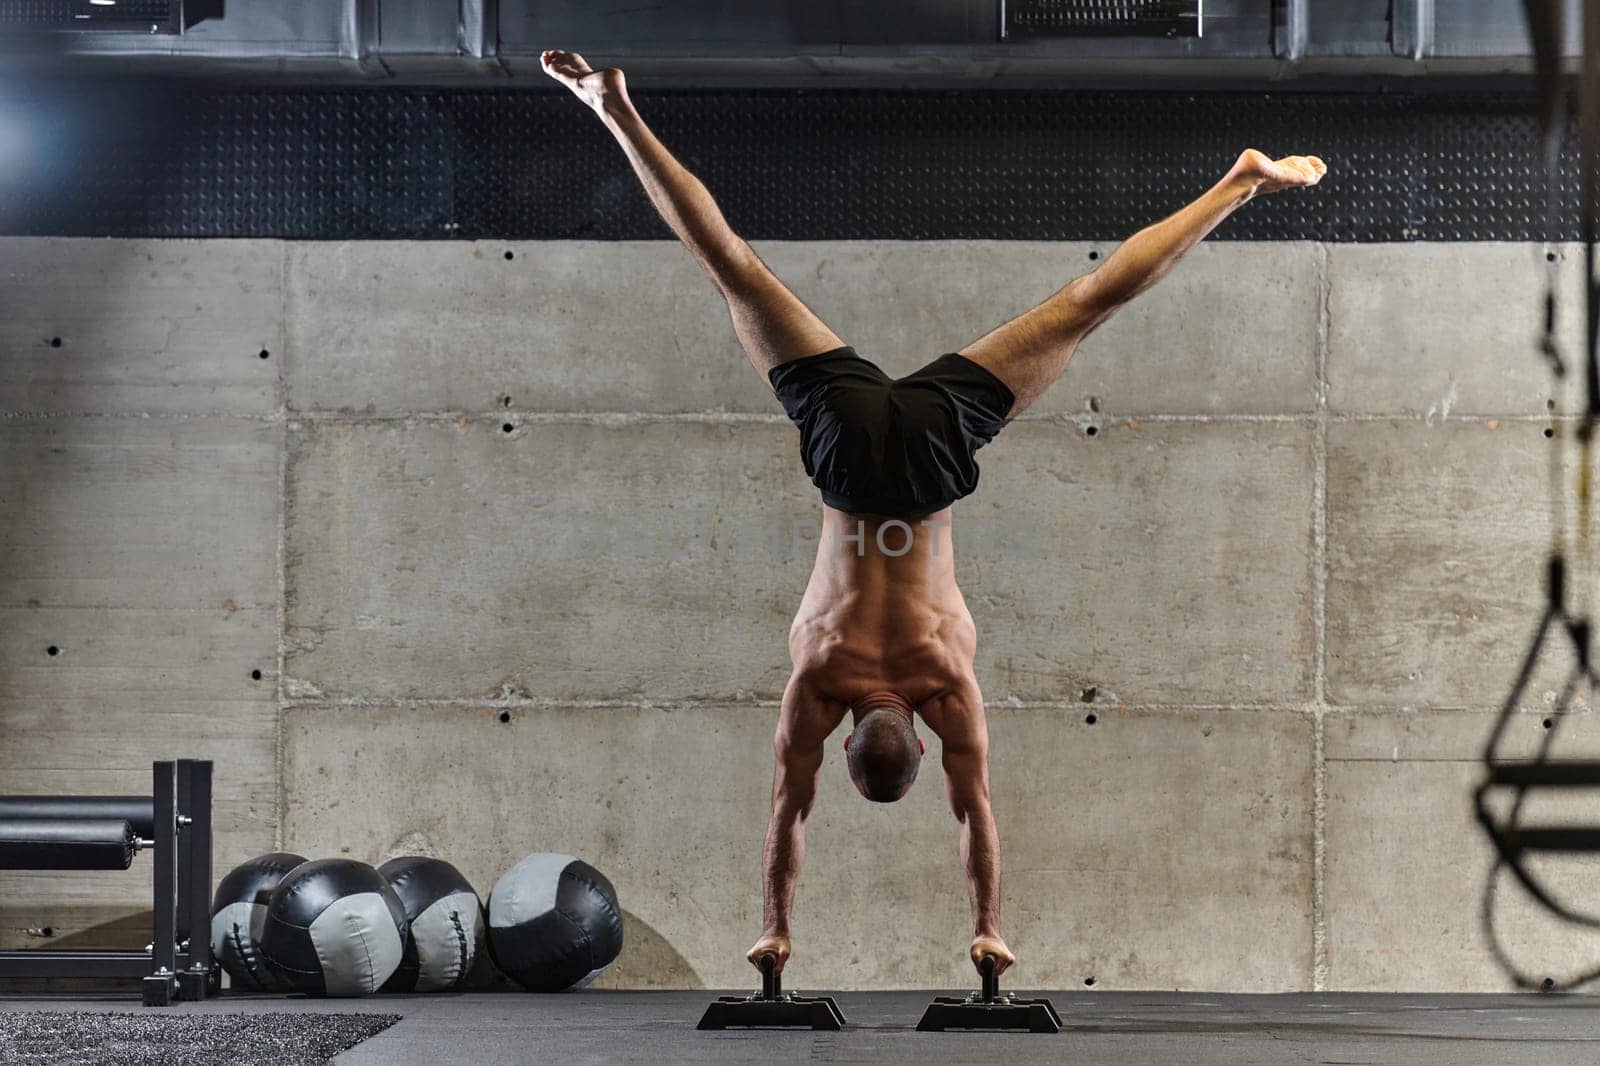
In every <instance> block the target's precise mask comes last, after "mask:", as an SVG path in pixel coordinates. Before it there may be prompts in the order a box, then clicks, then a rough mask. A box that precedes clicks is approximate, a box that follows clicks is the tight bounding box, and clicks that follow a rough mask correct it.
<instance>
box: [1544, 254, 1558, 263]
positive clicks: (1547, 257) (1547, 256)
mask: <svg viewBox="0 0 1600 1066" xmlns="http://www.w3.org/2000/svg"><path fill="white" fill-rule="evenodd" d="M1544 261H1545V262H1546V263H1554V262H1555V261H1556V253H1554V252H1546V253H1544Z"/></svg>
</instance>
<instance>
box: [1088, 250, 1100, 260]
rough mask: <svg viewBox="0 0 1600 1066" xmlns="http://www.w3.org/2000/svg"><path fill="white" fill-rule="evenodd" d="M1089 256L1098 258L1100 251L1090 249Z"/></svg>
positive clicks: (1093, 258)
mask: <svg viewBox="0 0 1600 1066" xmlns="http://www.w3.org/2000/svg"><path fill="white" fill-rule="evenodd" d="M1089 258H1090V259H1091V260H1095V259H1099V258H1100V253H1099V252H1096V251H1094V250H1092V249H1091V250H1090V252H1089Z"/></svg>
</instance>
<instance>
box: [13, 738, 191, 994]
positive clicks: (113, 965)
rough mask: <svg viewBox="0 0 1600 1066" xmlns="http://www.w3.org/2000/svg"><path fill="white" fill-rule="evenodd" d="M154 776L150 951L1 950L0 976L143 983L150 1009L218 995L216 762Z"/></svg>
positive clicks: (184, 763)
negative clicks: (214, 940) (214, 911)
mask: <svg viewBox="0 0 1600 1066" xmlns="http://www.w3.org/2000/svg"><path fill="white" fill-rule="evenodd" d="M151 776H152V778H153V785H152V791H151V794H150V799H151V803H152V805H153V810H154V815H155V817H154V824H153V830H154V831H153V847H151V850H152V851H153V854H154V860H155V871H154V878H153V881H154V892H153V895H154V906H155V928H154V935H153V937H152V940H151V943H150V946H149V947H147V948H145V949H143V950H102V949H94V948H88V949H82V948H57V949H43V948H28V949H20V950H9V951H0V977H36V978H37V977H46V978H48V977H67V978H74V977H94V978H130V979H138V980H140V981H141V987H142V989H143V993H144V1004H145V1006H147V1007H164V1006H167V1005H168V1004H170V1003H172V1001H173V1000H175V999H186V1000H200V999H205V998H206V996H207V995H209V994H212V993H214V992H216V991H217V989H218V979H219V977H220V975H219V973H218V971H217V967H216V964H215V962H214V960H213V959H212V956H211V911H210V908H211V763H210V761H208V760H197V759H179V760H177V761H176V762H171V761H167V762H157V763H155V764H154V765H153V766H152V773H151ZM17 798H19V799H27V798H31V797H17ZM72 798H73V797H61V799H62V800H64V801H69V802H70V800H71V799H72ZM142 798H143V797H118V799H126V800H127V801H129V802H137V801H139V800H141V799H142ZM146 843H147V844H148V843H149V842H146Z"/></svg>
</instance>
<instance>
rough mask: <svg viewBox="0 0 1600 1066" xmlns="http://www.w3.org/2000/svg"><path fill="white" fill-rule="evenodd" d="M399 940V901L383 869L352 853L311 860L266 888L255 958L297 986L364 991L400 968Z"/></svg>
mask: <svg viewBox="0 0 1600 1066" xmlns="http://www.w3.org/2000/svg"><path fill="white" fill-rule="evenodd" d="M405 940H406V912H405V907H403V906H402V905H401V903H400V897H399V896H397V895H395V894H394V889H392V888H390V887H389V882H388V881H385V880H384V878H383V875H382V874H380V873H379V872H378V871H377V870H374V869H373V868H372V867H370V866H368V865H367V864H366V863H364V862H356V861H354V860H352V859H317V860H316V861H315V862H308V863H302V864H301V865H299V866H296V867H295V868H294V869H293V870H290V871H289V872H288V874H286V875H285V876H284V878H283V880H282V881H280V882H278V887H277V888H275V889H273V890H272V896H271V898H270V899H268V901H267V920H266V923H265V924H264V925H263V927H262V930H261V957H262V959H264V960H265V961H266V964H267V968H268V969H270V970H271V971H272V972H273V974H274V975H276V976H277V977H278V978H279V979H280V980H282V981H283V982H284V983H285V984H287V985H288V986H289V987H290V988H293V989H294V990H295V991H296V992H305V993H307V994H309V995H313V996H322V995H327V996H362V995H366V994H367V993H368V992H376V991H377V990H378V988H379V986H381V985H382V984H383V983H384V982H385V981H387V980H388V979H389V977H390V976H391V975H392V974H393V973H394V971H395V969H396V968H398V967H399V965H400V955H401V953H402V952H403V951H404V948H405Z"/></svg>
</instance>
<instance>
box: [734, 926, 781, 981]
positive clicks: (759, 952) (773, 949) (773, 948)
mask: <svg viewBox="0 0 1600 1066" xmlns="http://www.w3.org/2000/svg"><path fill="white" fill-rule="evenodd" d="M763 955H772V956H774V957H775V958H776V959H777V965H775V966H774V967H773V968H772V971H773V973H782V972H783V964H784V963H786V962H788V961H789V938H788V937H786V936H773V935H772V934H770V933H766V934H763V935H762V937H761V939H760V940H757V941H756V946H755V947H753V948H751V949H750V950H749V951H747V952H745V956H744V957H745V958H747V959H749V960H750V965H751V966H754V967H755V968H756V969H758V970H759V969H761V956H763Z"/></svg>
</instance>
